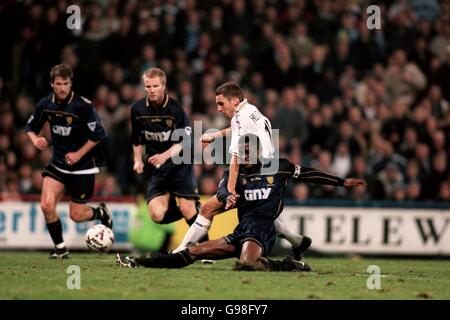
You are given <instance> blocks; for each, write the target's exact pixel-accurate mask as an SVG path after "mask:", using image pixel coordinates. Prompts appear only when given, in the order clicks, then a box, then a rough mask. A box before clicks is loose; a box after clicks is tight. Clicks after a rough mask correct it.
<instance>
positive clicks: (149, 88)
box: [143, 76, 166, 103]
mask: <svg viewBox="0 0 450 320" xmlns="http://www.w3.org/2000/svg"><path fill="white" fill-rule="evenodd" d="M143 79H144V87H145V92H146V93H147V98H148V100H149V101H150V102H154V103H161V102H162V100H163V98H164V92H165V90H166V85H165V84H164V83H163V82H162V81H161V78H160V77H153V78H150V77H145V76H144V78H143Z"/></svg>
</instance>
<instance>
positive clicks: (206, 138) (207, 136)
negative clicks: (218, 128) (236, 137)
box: [200, 133, 216, 147]
mask: <svg viewBox="0 0 450 320" xmlns="http://www.w3.org/2000/svg"><path fill="white" fill-rule="evenodd" d="M215 139H216V138H215V136H214V135H213V134H212V133H204V134H203V135H202V137H201V138H200V141H201V143H202V146H203V147H205V146H207V145H208V144H210V143H211V142H213V141H214V140H215Z"/></svg>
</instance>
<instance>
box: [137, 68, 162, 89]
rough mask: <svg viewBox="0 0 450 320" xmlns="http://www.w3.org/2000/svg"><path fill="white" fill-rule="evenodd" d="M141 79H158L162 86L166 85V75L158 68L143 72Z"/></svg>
mask: <svg viewBox="0 0 450 320" xmlns="http://www.w3.org/2000/svg"><path fill="white" fill-rule="evenodd" d="M142 77H147V78H156V77H158V78H159V79H161V83H162V84H163V85H165V84H166V73H165V72H164V71H163V70H161V69H159V68H150V69H147V70H145V71H144V74H143V75H142Z"/></svg>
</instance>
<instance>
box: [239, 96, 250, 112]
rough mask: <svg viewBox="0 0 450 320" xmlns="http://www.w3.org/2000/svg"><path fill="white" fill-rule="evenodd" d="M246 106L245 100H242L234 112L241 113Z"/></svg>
mask: <svg viewBox="0 0 450 320" xmlns="http://www.w3.org/2000/svg"><path fill="white" fill-rule="evenodd" d="M247 104H248V102H247V99H244V100H242V102H241V103H239V105H238V106H237V107H236V111H241V110H242V109H244V108H245V106H246V105H247Z"/></svg>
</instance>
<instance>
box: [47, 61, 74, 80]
mask: <svg viewBox="0 0 450 320" xmlns="http://www.w3.org/2000/svg"><path fill="white" fill-rule="evenodd" d="M56 77H61V78H63V79H67V78H69V79H70V80H72V79H73V71H72V68H71V67H70V66H69V65H68V64H67V63H61V64H57V65H56V66H54V67H53V68H51V69H50V81H51V82H53V81H55V79H56Z"/></svg>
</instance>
